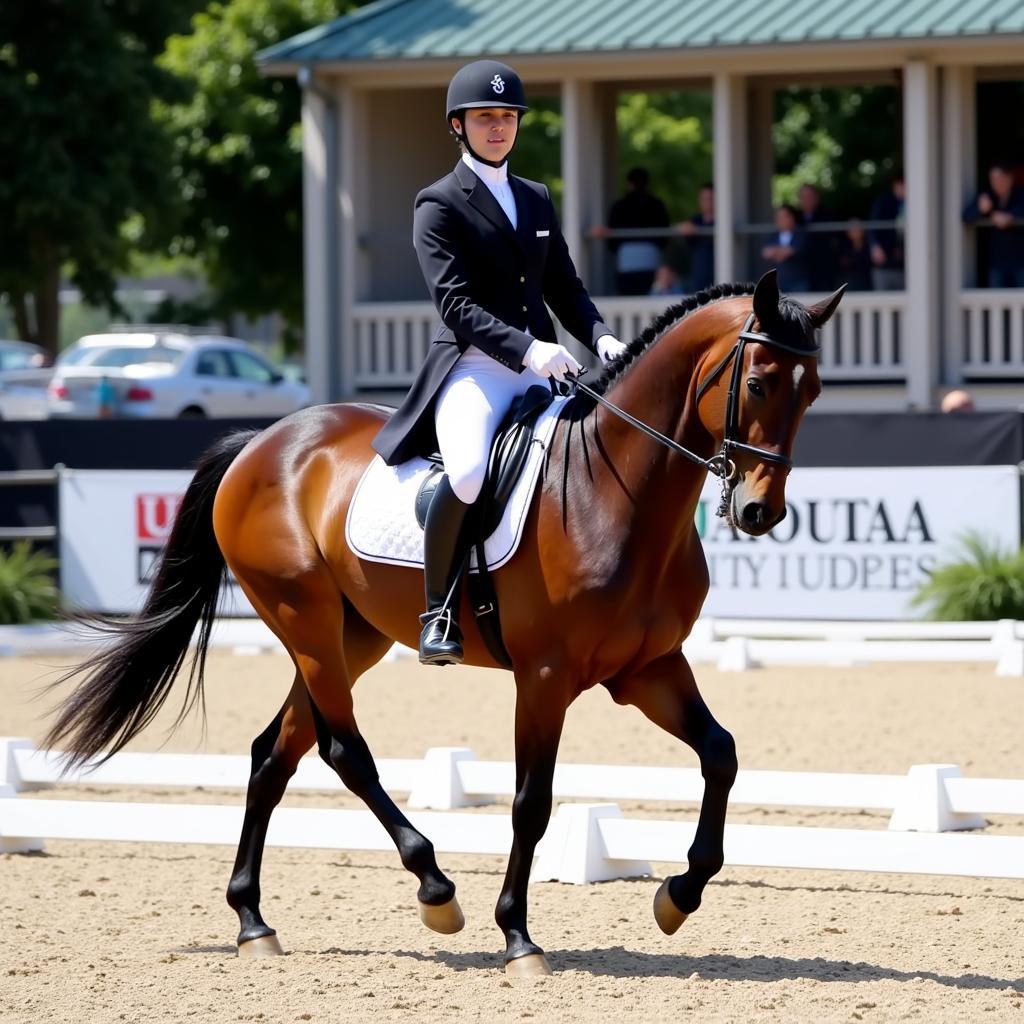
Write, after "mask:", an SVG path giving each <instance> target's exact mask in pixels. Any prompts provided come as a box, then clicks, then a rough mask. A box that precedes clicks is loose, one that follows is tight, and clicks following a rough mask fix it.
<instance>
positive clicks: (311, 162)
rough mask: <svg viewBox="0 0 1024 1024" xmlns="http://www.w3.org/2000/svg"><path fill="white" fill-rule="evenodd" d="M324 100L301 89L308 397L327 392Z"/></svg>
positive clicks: (320, 398)
mask: <svg viewBox="0 0 1024 1024" xmlns="http://www.w3.org/2000/svg"><path fill="white" fill-rule="evenodd" d="M327 117H328V111H327V104H326V103H325V102H324V100H323V99H322V98H321V96H319V95H317V93H315V92H313V91H312V90H311V89H303V91H302V225H303V239H302V248H303V295H304V300H305V366H306V380H308V381H309V387H310V391H311V392H312V399H313V402H314V403H316V404H318V405H319V404H321V403H323V402H326V401H328V400H329V397H330V379H331V372H330V368H331V367H330V364H331V360H330V347H331V343H332V340H333V339H332V336H331V335H332V332H331V330H330V314H329V310H328V306H329V303H328V301H327V294H328V281H327V272H326V270H325V267H326V264H327V249H328V243H327V234H328V231H327V225H328V221H329V218H330V217H332V216H333V215H334V214H333V210H332V207H331V203H330V197H329V196H328V184H327V138H326V128H327Z"/></svg>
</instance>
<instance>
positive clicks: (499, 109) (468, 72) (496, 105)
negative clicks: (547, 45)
mask: <svg viewBox="0 0 1024 1024" xmlns="http://www.w3.org/2000/svg"><path fill="white" fill-rule="evenodd" d="M526 109H527V105H526V90H525V89H523V83H522V81H521V80H520V78H519V75H517V74H516V73H515V71H513V70H512V68H510V67H509V66H508V65H507V64H501V63H500V62H499V61H496V60H476V61H473V63H472V64H467V65H466V66H465V67H463V68H460V69H459V70H458V71H456V72H455V76H454V77H453V78H452V80H451V82H450V83H449V85H448V101H447V105H446V108H445V110H446V113H445V120H446V121H447V123H448V130H449V131H450V132H451V133H452V134H453V135H455V136H456V137H457V138H458V140H459V142H460V143H461V144H462V146H463V147H464V148H465V149H466V150H468V151H469V153H470V154H471V155H472V156H474V157H476V158H477V160H481V161H483V163H485V164H490V165H491V166H492V167H500V166H501V165H502V164H503V163H504V162H505V161H506V160H507V159H508V155H509V153H511V152H512V147H513V146H514V145H515V141H516V133H517V132H518V130H519V118H520V117H521V116H522V115H523V112H524V111H525V110H526Z"/></svg>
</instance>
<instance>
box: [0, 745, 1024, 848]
mask: <svg viewBox="0 0 1024 1024" xmlns="http://www.w3.org/2000/svg"><path fill="white" fill-rule="evenodd" d="M60 756H61V755H60V753H59V752H57V751H41V750H36V749H35V747H34V746H33V744H32V742H31V740H27V739H18V738H6V739H4V738H0V787H7V789H8V790H9V791H10V793H11V794H15V793H17V792H19V791H25V790H31V789H38V788H40V787H46V786H52V785H55V784H62V785H105V786H109V785H127V786H179V787H180V786H192V787H202V788H204V789H214V788H228V789H244V788H245V786H246V785H247V784H248V779H249V758H248V757H245V756H240V755H233V754H162V753H155V754H149V753H120V754H115V755H114V756H113V757H112V758H111V759H110V760H109V761H108V762H107V763H106V764H103V765H100V766H99V767H97V768H95V769H93V770H92V771H89V772H82V771H79V772H75V773H72V774H70V775H68V776H63V777H62V775H61V771H60V763H59V762H60ZM377 767H378V771H379V773H380V778H381V782H382V784H383V785H384V788H385V789H387V790H388V791H389V792H401V793H408V794H409V799H408V806H409V807H411V808H416V809H420V808H429V809H434V810H450V809H453V808H458V807H470V806H478V805H481V804H488V803H493V802H494V798H495V796H499V795H500V796H512V795H514V793H515V766H514V765H513V763H512V762H510V761H477V760H476V759H475V756H474V754H473V752H472V751H471V750H468V749H466V748H464V747H435V748H432V749H430V750H428V751H427V753H426V755H425V756H424V757H423V758H422V759H414V758H400V759H388V758H382V759H381V760H379V761H378V762H377ZM291 785H292V787H293V788H298V789H307V790H320V791H328V792H339V791H340V790H341V789H343V787H342V785H341V783H340V781H339V780H338V778H337V776H336V775H335V774H334V772H332V771H331V770H330V769H329V768H328V767H327V766H326V765H325V764H324V763H323V762H322V761H320V760H319V759H318V758H314V757H307V758H303V760H302V761H301V762H300V765H299V769H298V771H297V772H296V775H295V777H294V779H293V780H292V783H291ZM553 794H554V796H555V797H556V798H558V799H572V800H594V799H598V800H637V801H645V802H648V801H666V802H676V803H698V802H699V801H700V800H701V799H702V797H703V794H704V780H703V778H702V777H701V775H700V772H699V771H698V770H696V769H693V768H668V767H648V766H641V765H586V764H561V765H558V766H557V767H556V769H555V775H554V782H553ZM730 802H731V803H732V804H733V805H750V806H758V807H764V806H780V807H810V808H852V809H857V810H864V809H870V810H882V811H890V812H892V817H891V819H890V823H889V828H890V830H892V831H916V832H945V831H952V830H957V829H974V828H981V827H983V826H984V824H985V821H984V818H983V817H982V815H988V814H1010V815H1019V816H1021V817H1024V779H970V778H963V777H962V775H961V772H960V769H959V768H958V767H957V766H956V765H951V764H945V765H943V764H931V765H914V766H913V767H911V769H910V770H909V772H908V773H907V774H906V775H873V774H867V773H851V774H843V773H836V772H779V771H740V772H739V774H738V776H737V779H736V784H735V786H734V787H733V790H732V794H731V796H730ZM90 806H92V803H91V802H90ZM2 827H3V823H2V822H0V832H2Z"/></svg>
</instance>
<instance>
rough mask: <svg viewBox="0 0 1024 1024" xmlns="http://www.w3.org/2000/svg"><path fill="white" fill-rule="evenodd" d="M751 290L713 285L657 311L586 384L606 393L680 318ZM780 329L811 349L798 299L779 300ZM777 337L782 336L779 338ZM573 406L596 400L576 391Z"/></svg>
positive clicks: (584, 407)
mask: <svg viewBox="0 0 1024 1024" xmlns="http://www.w3.org/2000/svg"><path fill="white" fill-rule="evenodd" d="M753 293H754V285H753V284H752V283H750V282H742V283H733V284H716V285H712V286H711V287H710V288H707V289H705V290H704V291H699V292H696V293H695V294H693V295H690V296H689V297H687V298H686V299H684V300H683V301H682V302H678V303H675V304H674V305H672V306H669V307H668V309H666V310H665V312H664V313H660V314H658V316H656V317H655V318H654V319H653V320H652V321H651V322H650V323H649V324H648V325H647V326H646V327H645V328H644V329H643V331H642V332H641V333H640V336H639V337H638V338H635V339H634V340H633V341H631V342H630V343H629V345H628V346H627V347H626V351H625V352H623V353H622V355H621V356H619V357H618V358H617V359H613V360H612V361H611V362H610V363H608V365H607V366H605V367H604V368H603V370H602V371H601V373H600V375H599V376H597V377H596V378H595V379H594V380H592V381H587V384H588V385H589V386H590V387H591V388H592V389H593V390H594V391H596V392H597V393H598V394H599V395H603V394H605V393H607V391H608V390H609V389H610V388H612V387H614V385H615V384H617V383H618V382H619V381H620V380H622V378H623V377H625V376H626V374H627V373H629V371H630V369H631V368H632V367H633V366H634V365H635V364H636V362H637V360H639V359H640V357H641V356H642V355H643V354H644V353H645V352H646V351H647V350H648V349H649V348H651V346H653V345H654V343H655V342H656V341H658V339H659V338H661V337H662V336H663V335H664V334H665V333H666V332H667V331H668V330H669V329H670V328H672V327H674V326H675V325H676V324H677V323H679V321H680V320H682V319H684V318H685V317H687V316H689V315H690V314H691V313H693V312H694V311H695V310H698V309H701V308H703V307H704V306H709V305H711V304H713V303H715V302H719V301H720V300H721V299H731V298H735V297H736V296H738V295H753ZM779 328H781V329H782V333H783V334H784V335H785V336H786V338H785V340H787V342H788V343H789V344H791V345H794V346H797V347H799V346H800V345H807V346H808V348H810V347H811V346H813V344H814V342H813V338H814V326H813V324H812V323H811V320H810V317H809V315H808V313H807V310H806V309H805V308H804V307H803V306H802V305H801V304H800V303H799V302H796V301H794V300H793V299H789V298H786V297H785V296H783V297H780V299H779V323H778V325H776V329H777V330H778V329H779ZM780 340H783V338H781V337H780ZM573 405H574V406H576V407H577V411H578V412H588V411H589V410H590V409H592V408H594V406H595V405H596V403H595V402H594V400H593V399H592V398H591V397H590V396H589V395H585V394H583V393H582V392H578V393H577V394H576V396H575V399H574V402H573Z"/></svg>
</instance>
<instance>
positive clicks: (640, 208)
mask: <svg viewBox="0 0 1024 1024" xmlns="http://www.w3.org/2000/svg"><path fill="white" fill-rule="evenodd" d="M649 180H650V175H649V174H648V173H647V170H646V169H645V168H643V167H634V168H633V169H632V170H631V171H630V172H629V174H628V175H626V181H627V182H628V184H629V190H628V191H627V193H626V194H625V195H624V196H622V198H621V199H616V200H615V202H614V203H612V208H611V211H610V212H609V214H608V226H607V227H604V226H598V227H595V228H592V229H591V231H590V235H591V237H592V238H608V230H609V228H611V229H613V230H617V229H621V228H667V227H668V225H669V220H668V210H666V209H665V204H664V203H663V202H662V201H661V200H660V199H659V198H658V197H657V196H655V195H652V194H651V193H650V192H648V191H647V184H648V182H649ZM664 245H665V240H664V239H663V238H662V239H658V238H637V239H630V238H609V239H608V247H609V248H610V249H611V250H612V252H614V253H615V280H616V284H617V286H618V291H619V294H620V295H647V294H648V292H650V290H651V285H652V284H653V283H654V272H655V270H657V268H658V264H659V263H661V250H662V248H663V247H664Z"/></svg>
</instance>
